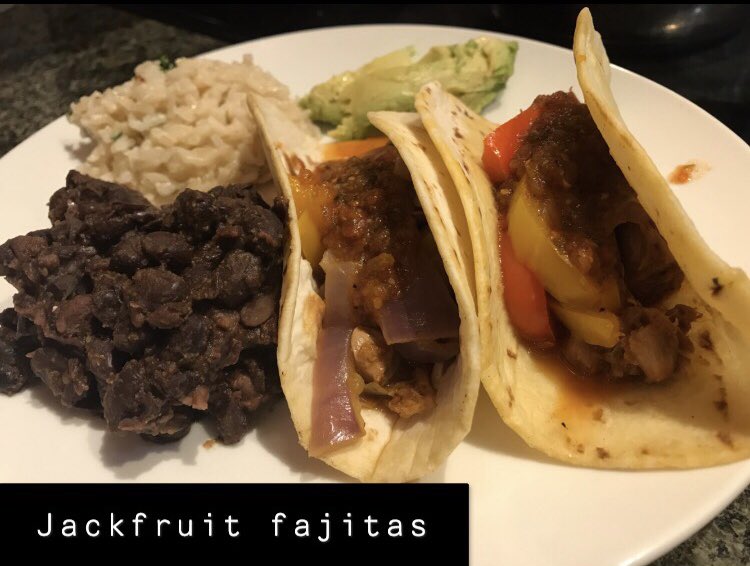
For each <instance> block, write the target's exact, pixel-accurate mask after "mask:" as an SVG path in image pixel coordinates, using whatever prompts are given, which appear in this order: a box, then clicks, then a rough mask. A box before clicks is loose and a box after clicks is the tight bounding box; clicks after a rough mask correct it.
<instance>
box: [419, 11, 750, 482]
mask: <svg viewBox="0 0 750 566" xmlns="http://www.w3.org/2000/svg"><path fill="white" fill-rule="evenodd" d="M574 51H575V62H576V65H577V70H578V79H579V82H580V85H581V88H582V89H583V92H584V98H585V101H586V103H587V105H588V106H589V109H590V111H591V114H592V116H593V118H594V121H595V122H596V124H597V126H598V128H599V129H600V131H601V133H602V135H603V137H604V139H605V140H606V142H607V145H608V146H609V148H610V152H611V154H612V155H613V157H614V159H615V161H616V162H617V164H618V166H619V167H620V168H621V170H622V171H623V173H624V174H625V176H626V178H627V179H628V181H629V182H630V184H631V186H632V187H633V189H634V190H635V192H636V194H637V196H638V199H639V201H640V202H641V204H642V205H643V207H644V209H645V210H646V212H647V213H648V214H649V215H650V216H651V218H652V219H653V220H654V222H655V224H656V226H657V228H658V229H659V231H660V232H661V234H662V235H663V236H664V238H665V240H666V241H667V243H668V245H669V248H670V250H671V251H672V254H673V255H674V257H675V259H676V260H677V262H678V263H679V265H680V267H681V268H682V270H683V271H684V273H685V283H684V285H683V287H682V288H681V289H680V290H679V291H678V292H677V293H676V294H675V295H674V296H673V297H670V298H669V299H668V300H667V301H665V303H664V306H665V307H666V306H671V305H672V304H675V303H682V304H687V305H689V306H693V307H694V308H696V309H697V310H699V311H700V312H701V313H702V315H703V316H702V318H701V319H700V320H699V321H697V322H696V323H694V324H693V327H692V329H691V331H690V334H689V336H690V338H691V339H692V342H693V344H694V345H695V352H694V353H693V354H692V355H691V357H690V359H689V362H688V363H687V364H685V365H684V366H683V367H682V369H681V370H680V371H679V373H678V374H677V375H675V376H674V377H673V378H671V379H670V380H668V381H667V382H665V383H660V384H651V385H646V384H632V383H629V384H621V385H619V384H618V385H616V386H609V387H607V386H601V385H599V386H597V385H596V382H594V383H593V384H590V381H583V380H581V379H578V378H575V377H574V376H570V375H569V374H567V372H565V371H562V370H561V368H560V364H558V363H552V362H551V361H550V360H548V359H545V358H543V357H542V356H540V355H539V354H533V353H530V352H529V351H528V350H527V349H526V348H525V347H524V346H523V345H522V344H520V343H519V342H518V340H517V338H516V335H515V332H514V331H513V328H512V327H511V324H510V321H509V319H508V315H507V312H506V310H505V306H504V303H503V299H502V288H503V287H502V286H503V284H502V277H501V270H500V258H499V251H498V244H497V234H498V232H497V211H496V208H495V199H494V189H493V187H492V185H491V183H490V181H489V179H488V178H487V175H486V174H485V173H484V170H483V168H482V160H481V156H482V150H483V139H484V137H485V136H486V134H487V133H489V132H490V131H492V130H493V129H494V128H495V127H496V125H495V124H492V123H490V122H488V121H487V120H485V119H484V118H482V117H481V116H478V115H476V114H475V113H473V112H472V111H471V110H470V109H468V108H466V107H465V105H463V104H462V103H461V102H460V101H459V100H458V99H456V98H454V97H453V96H451V95H450V94H449V93H447V92H445V91H444V90H442V89H441V88H440V85H438V84H436V83H434V84H429V85H426V86H425V87H423V89H422V90H421V92H420V93H419V95H418V96H417V100H416V107H417V110H418V112H419V114H420V116H421V118H422V121H423V123H424V126H425V128H426V129H427V131H428V132H429V135H430V137H431V138H432V140H433V142H434V143H435V146H436V147H437V149H438V151H439V152H440V154H441V156H442V157H443V159H444V160H445V162H446V166H447V167H448V170H449V171H450V174H451V176H452V178H453V181H454V184H455V186H456V189H457V190H458V193H459V196H460V199H461V201H462V202H463V206H464V210H465V212H466V216H467V219H468V222H469V226H470V227H471V228H472V230H471V231H470V238H471V243H472V249H473V250H474V254H475V262H474V267H475V277H476V288H477V306H478V309H479V319H480V335H481V350H482V351H481V360H482V362H481V363H482V382H483V384H484V386H485V388H486V389H487V391H488V393H489V395H490V397H491V399H492V401H493V403H494V405H495V407H496V409H497V410H498V412H499V414H500V416H501V417H502V419H503V420H504V421H505V422H506V423H507V424H508V425H509V426H510V427H511V428H512V429H513V430H515V431H516V432H517V433H518V434H519V435H520V436H521V437H523V439H524V440H525V441H526V442H527V443H528V444H529V445H530V446H532V447H534V448H536V449H538V450H541V451H542V452H544V453H546V454H548V455H549V456H551V457H553V458H556V459H558V460H562V461H565V462H568V463H570V464H575V465H581V466H591V467H599V468H626V469H647V468H691V467H701V466H711V465H717V464H722V463H726V462H731V461H735V460H739V459H743V458H747V457H749V456H750V402H749V401H750V371H748V370H750V358H749V356H748V354H749V352H750V349H749V348H748V344H749V343H750V340H749V337H750V282H748V278H747V276H746V275H745V273H744V272H742V271H741V270H739V269H736V268H732V267H730V266H728V265H727V264H726V263H724V262H723V261H722V260H721V259H720V258H719V257H718V256H716V254H715V253H713V252H712V251H711V250H710V249H709V248H708V246H707V245H706V244H705V242H704V241H703V240H702V238H701V237H700V235H699V234H698V232H697V231H696V229H695V227H694V225H693V224H692V223H691V221H690V220H689V218H688V217H687V215H686V214H685V212H684V210H683V209H682V207H681V205H680V203H679V202H678V201H677V199H676V198H675V197H674V195H673V194H672V193H671V190H670V188H669V186H668V184H667V182H666V181H665V180H664V178H663V177H662V176H661V174H660V173H659V172H658V170H657V169H656V167H655V165H654V163H653V162H652V161H651V159H650V158H649V157H648V155H647V154H646V153H645V151H644V150H643V148H642V147H641V146H640V145H639V144H638V142H637V141H636V140H635V139H634V137H633V135H632V134H631V133H630V131H629V130H628V129H627V127H626V126H625V124H624V123H623V121H622V117H621V116H620V113H619V111H618V110H617V106H616V104H615V101H614V97H613V94H612V92H611V90H610V85H609V62H608V59H607V55H606V53H605V51H604V47H603V45H602V43H601V39H600V37H599V34H598V33H596V31H595V30H594V28H593V24H592V21H591V15H590V13H589V11H588V10H587V9H585V10H583V11H582V12H581V14H580V16H579V18H578V25H577V28H576V34H575V49H574ZM529 103H531V101H529ZM714 278H717V279H718V281H719V283H720V284H721V285H722V286H723V288H722V289H721V291H720V292H719V293H716V292H715V289H716V285H715V284H714V281H713V279H714ZM701 336H703V337H708V338H710V342H711V344H712V347H710V348H709V347H703V346H700V344H704V346H705V345H706V344H707V342H706V341H705V340H700V339H699V338H700V337H701ZM584 384H589V385H585V386H584Z"/></svg>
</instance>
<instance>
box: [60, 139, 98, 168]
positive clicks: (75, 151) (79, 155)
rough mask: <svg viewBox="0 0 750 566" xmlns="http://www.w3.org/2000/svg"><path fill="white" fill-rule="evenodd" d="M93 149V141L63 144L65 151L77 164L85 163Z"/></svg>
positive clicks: (94, 144)
mask: <svg viewBox="0 0 750 566" xmlns="http://www.w3.org/2000/svg"><path fill="white" fill-rule="evenodd" d="M94 147H96V143H94V140H90V139H86V140H82V141H80V142H78V143H67V144H65V151H66V152H67V153H68V155H69V156H70V157H72V158H73V159H75V160H76V161H78V162H79V163H85V162H86V158H87V157H88V156H89V154H90V153H91V152H92V151H93V150H94Z"/></svg>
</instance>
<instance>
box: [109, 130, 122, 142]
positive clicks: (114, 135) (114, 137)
mask: <svg viewBox="0 0 750 566" xmlns="http://www.w3.org/2000/svg"><path fill="white" fill-rule="evenodd" d="M121 137H122V132H115V133H114V134H112V135H111V136H110V139H111V140H112V141H117V140H119V139H120V138H121Z"/></svg>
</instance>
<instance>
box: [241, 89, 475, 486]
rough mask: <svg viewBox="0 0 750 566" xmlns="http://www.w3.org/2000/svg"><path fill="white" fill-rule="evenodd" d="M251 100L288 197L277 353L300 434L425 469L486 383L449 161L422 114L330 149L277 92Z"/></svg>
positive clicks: (394, 118) (358, 461) (358, 460)
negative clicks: (281, 103) (286, 108)
mask: <svg viewBox="0 0 750 566" xmlns="http://www.w3.org/2000/svg"><path fill="white" fill-rule="evenodd" d="M250 106H251V109H252V111H253V113H254V114H255V117H256V119H257V121H258V124H259V126H260V129H261V132H262V137H263V142H264V146H265V149H266V154H267V157H268V162H269V163H270V164H271V168H272V171H273V175H274V178H275V181H276V183H277V184H278V186H279V188H280V189H281V192H282V194H283V195H284V196H285V197H286V199H287V200H288V201H289V206H288V211H289V212H288V214H289V231H290V238H289V242H290V244H289V247H288V250H287V255H286V262H285V272H284V282H283V288H282V305H281V312H280V322H279V337H278V365H279V373H280V378H281V385H282V388H283V390H284V394H285V396H286V399H287V402H288V404H289V409H290V412H291V416H292V419H293V421H294V425H295V428H296V430H297V433H298V437H299V441H300V443H301V444H302V446H303V447H304V448H305V449H306V450H307V451H308V453H309V455H310V456H314V457H317V458H320V459H321V460H323V461H325V462H326V463H328V464H330V465H331V466H333V467H334V468H337V469H339V470H341V471H343V472H345V473H346V474H348V475H350V476H352V477H354V478H357V479H360V480H363V481H409V480H414V479H418V478H420V477H422V476H424V475H425V474H427V473H429V472H430V471H432V470H434V469H435V468H436V467H437V466H439V465H440V464H442V463H443V462H444V461H445V459H446V458H447V457H448V455H449V454H450V453H451V451H452V450H453V449H454V448H455V447H456V446H457V445H458V443H459V442H460V441H461V440H462V439H463V438H464V436H465V435H466V434H467V432H468V431H469V428H470V426H471V421H472V416H473V412H474V405H475V403H476V398H477V393H478V390H479V384H480V377H479V328H478V319H477V316H476V306H475V301H474V293H475V291H474V283H473V269H472V263H471V262H472V261H473V252H472V250H471V243H470V241H469V240H468V239H465V238H463V234H464V233H465V232H466V231H467V230H468V228H467V227H466V219H465V216H464V212H463V208H462V206H461V203H460V201H459V200H458V196H457V193H456V191H455V188H454V187H453V186H452V181H451V178H450V175H449V174H448V172H447V170H446V169H445V166H444V164H443V162H442V160H441V159H440V156H439V155H438V153H437V151H436V150H435V148H434V146H433V144H432V142H431V141H430V138H429V136H428V135H427V133H426V132H425V130H424V129H423V128H422V125H421V122H420V120H419V117H418V116H417V115H416V114H415V113H412V114H403V113H393V112H376V113H372V114H371V115H370V119H371V121H372V124H373V125H374V126H376V127H377V128H378V129H380V131H381V132H383V133H384V134H386V135H387V136H388V139H387V140H382V142H377V141H375V142H372V141H368V140H365V141H363V142H343V143H346V144H349V145H347V146H346V148H345V153H355V154H356V153H359V151H355V150H359V149H362V148H363V147H374V149H371V150H370V151H367V152H365V153H364V154H361V155H355V156H352V157H349V158H344V159H337V160H335V161H326V159H325V156H326V155H329V154H331V151H329V148H326V147H325V146H324V145H323V144H321V143H320V141H319V139H316V138H314V137H311V136H310V135H309V134H307V132H305V131H303V130H301V129H300V128H299V127H298V126H297V125H296V124H295V123H294V122H293V121H292V120H290V119H289V118H288V117H287V116H286V115H285V114H284V112H283V111H282V110H281V109H279V108H278V107H277V106H276V105H275V103H274V102H273V101H271V100H269V99H265V98H262V97H255V98H253V99H252V100H251V102H250ZM385 142H387V143H386V144H385V145H383V143H385ZM341 148H342V146H338V149H339V150H340V149H341ZM333 153H337V154H339V156H340V154H341V151H338V150H337V151H334V152H333Z"/></svg>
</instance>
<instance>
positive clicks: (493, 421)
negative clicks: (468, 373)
mask: <svg viewBox="0 0 750 566" xmlns="http://www.w3.org/2000/svg"><path fill="white" fill-rule="evenodd" d="M464 442H466V443H468V444H471V445H472V446H476V447H477V448H482V449H483V450H489V451H492V452H498V453H500V454H505V455H507V456H512V457H513V458H522V459H524V460H533V461H535V462H540V463H544V464H554V465H562V466H564V465H566V464H565V463H563V462H558V461H557V460H553V459H552V458H549V457H547V456H545V455H544V454H543V453H541V452H539V451H537V450H534V449H533V448H530V447H529V446H528V445H527V444H526V443H525V442H524V441H523V440H522V439H521V437H520V436H518V435H517V434H516V433H515V432H513V431H512V430H511V429H510V427H508V425H506V424H505V423H504V422H503V421H502V419H501V418H500V415H498V414H497V411H496V410H495V407H494V405H493V404H492V401H490V398H489V396H488V395H487V392H486V391H485V390H484V388H482V389H481V390H480V392H479V398H478V399H477V407H476V411H475V413H474V423H473V424H472V427H471V432H469V434H468V435H467V437H466V439H465V440H464Z"/></svg>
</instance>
